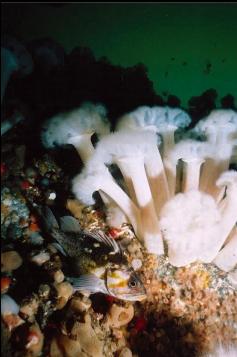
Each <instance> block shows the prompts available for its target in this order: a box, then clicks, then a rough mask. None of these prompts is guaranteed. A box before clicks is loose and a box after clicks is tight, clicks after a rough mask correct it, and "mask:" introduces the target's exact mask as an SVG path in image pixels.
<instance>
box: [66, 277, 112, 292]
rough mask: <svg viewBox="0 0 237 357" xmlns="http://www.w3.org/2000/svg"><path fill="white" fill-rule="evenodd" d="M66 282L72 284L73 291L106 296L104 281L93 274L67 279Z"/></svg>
mask: <svg viewBox="0 0 237 357" xmlns="http://www.w3.org/2000/svg"><path fill="white" fill-rule="evenodd" d="M67 280H68V281H69V282H70V283H71V284H72V286H73V288H74V290H75V291H88V292H90V293H91V294H95V293H99V292H101V293H104V294H108V290H107V289H106V286H105V283H104V281H103V280H102V279H99V278H98V277H97V276H95V275H93V274H85V275H81V276H80V277H79V278H73V277H67Z"/></svg>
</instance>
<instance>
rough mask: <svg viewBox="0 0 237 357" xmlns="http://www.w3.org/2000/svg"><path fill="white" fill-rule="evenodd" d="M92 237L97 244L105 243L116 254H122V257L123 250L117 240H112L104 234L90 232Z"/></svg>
mask: <svg viewBox="0 0 237 357" xmlns="http://www.w3.org/2000/svg"><path fill="white" fill-rule="evenodd" d="M87 234H88V235H89V236H90V237H92V238H94V239H95V240H96V241H97V242H100V243H103V244H105V245H107V246H108V247H110V248H111V249H113V251H114V253H120V254H121V255H122V248H121V246H120V244H118V243H117V242H116V240H115V239H112V238H110V237H109V236H107V235H106V234H105V233H104V232H102V231H98V232H88V233H87Z"/></svg>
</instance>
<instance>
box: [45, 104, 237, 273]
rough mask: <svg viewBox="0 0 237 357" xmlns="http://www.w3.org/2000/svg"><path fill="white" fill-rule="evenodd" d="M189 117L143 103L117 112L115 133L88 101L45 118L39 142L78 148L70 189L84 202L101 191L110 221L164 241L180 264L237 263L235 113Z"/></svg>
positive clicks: (155, 249) (154, 247)
mask: <svg viewBox="0 0 237 357" xmlns="http://www.w3.org/2000/svg"><path fill="white" fill-rule="evenodd" d="M190 123H191V118H190V117H189V115H188V114H187V113H185V112H184V111H183V110H181V109H179V108H170V107H167V106H166V107H157V106H154V107H147V106H143V107H140V108H138V109H136V110H135V111H133V112H131V113H128V114H125V115H124V116H123V117H121V118H119V119H118V121H117V125H116V128H115V131H114V132H111V131H110V126H109V121H108V120H107V119H106V110H105V108H104V107H103V106H102V105H93V104H91V103H86V104H85V105H83V106H82V107H81V108H79V109H76V110H74V111H72V112H71V113H66V114H61V115H57V116H55V117H53V118H51V119H50V120H48V121H47V122H46V123H45V125H44V131H43V132H42V141H43V144H44V145H45V146H46V147H53V146H55V145H61V144H72V145H73V146H74V147H75V148H76V149H77V151H78V153H79V155H80V156H81V159H82V161H83V163H84V168H83V170H82V172H81V173H80V174H79V175H77V176H76V177H75V178H74V179H73V182H72V190H73V192H74V194H75V196H76V197H77V199H78V200H79V201H81V202H82V203H83V204H85V205H92V204H94V203H95V201H94V195H93V194H94V192H96V191H97V192H99V194H100V196H101V198H102V200H103V202H104V204H105V206H106V208H107V222H108V224H109V225H110V226H113V227H120V225H121V224H122V223H124V222H129V223H130V224H131V225H132V226H133V229H134V232H135V233H136V235H137V237H138V239H140V240H141V242H142V243H143V244H144V246H145V247H146V249H147V250H148V252H150V253H153V254H158V255H161V254H164V253H166V249H165V246H166V245H167V255H168V257H169V261H170V263H171V264H172V265H174V266H176V267H180V266H186V265H187V264H190V263H192V262H195V261H201V262H204V263H210V262H214V263H215V264H216V265H217V266H218V267H219V268H221V269H223V270H224V271H231V270H233V269H234V268H235V267H236V264H237V228H236V221H237V172H236V171H234V170H230V165H231V164H233V163H235V164H236V163H237V159H236V147H237V113H236V112H235V111H233V110H230V109H228V110H222V109H217V110H213V111H212V112H211V113H210V114H209V115H208V116H207V117H206V118H204V119H203V120H201V121H199V123H198V124H197V125H196V127H195V128H194V129H192V130H186V128H187V127H188V126H189V124H190ZM94 133H96V134H97V135H98V137H99V141H98V143H97V144H96V145H95V147H94V146H93V145H92V142H91V136H92V135H93V134H94ZM177 134H178V135H177ZM193 137H197V138H200V137H202V138H203V139H202V140H201V139H193ZM111 165H113V167H114V166H117V168H118V170H119V171H120V174H121V175H119V176H121V177H122V180H121V179H120V180H118V179H117V177H115V176H114V175H112V174H111V172H112V171H111V169H110V168H111V167H112V166H111ZM164 243H165V244H164Z"/></svg>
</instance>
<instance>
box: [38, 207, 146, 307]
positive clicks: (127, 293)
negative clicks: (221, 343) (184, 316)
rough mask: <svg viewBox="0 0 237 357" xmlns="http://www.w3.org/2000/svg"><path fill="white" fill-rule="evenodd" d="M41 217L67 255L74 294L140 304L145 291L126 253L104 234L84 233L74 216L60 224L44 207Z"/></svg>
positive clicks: (100, 232)
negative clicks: (101, 294)
mask: <svg viewBox="0 0 237 357" xmlns="http://www.w3.org/2000/svg"><path fill="white" fill-rule="evenodd" d="M41 217H42V218H43V222H44V225H45V228H46V230H47V232H48V233H49V234H50V236H51V237H53V239H54V241H56V242H55V244H54V245H55V246H56V248H57V249H58V250H59V251H60V252H61V253H62V254H63V255H64V256H65V257H67V260H68V262H69V265H70V271H72V276H70V277H69V276H67V280H68V281H70V282H71V284H72V285H73V287H74V289H75V291H81V292H86V293H89V294H94V293H98V292H102V293H104V294H107V295H111V296H114V297H116V298H118V299H121V300H130V301H141V300H143V299H145V298H146V291H145V288H144V286H143V284H142V282H141V280H140V279H139V277H138V275H137V273H136V272H135V271H134V270H133V269H132V268H131V267H129V266H128V262H127V259H126V252H125V250H124V249H123V248H122V247H121V245H120V244H119V243H118V242H116V241H115V240H114V239H112V238H110V237H108V236H107V235H106V234H105V233H103V232H102V231H99V232H93V233H92V232H87V231H85V230H84V231H83V230H82V229H81V227H80V224H79V222H78V220H77V219H75V218H74V217H72V216H64V217H61V218H60V221H59V222H60V223H59V224H58V222H57V220H56V218H55V217H54V215H53V213H52V211H51V210H50V209H49V208H48V207H45V208H44V209H42V210H41Z"/></svg>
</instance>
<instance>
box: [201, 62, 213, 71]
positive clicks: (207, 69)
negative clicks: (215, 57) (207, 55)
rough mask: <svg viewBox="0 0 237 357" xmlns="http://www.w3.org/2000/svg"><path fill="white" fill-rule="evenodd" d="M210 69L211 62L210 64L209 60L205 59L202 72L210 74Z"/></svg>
mask: <svg viewBox="0 0 237 357" xmlns="http://www.w3.org/2000/svg"><path fill="white" fill-rule="evenodd" d="M211 70H212V64H211V62H210V61H209V60H208V61H206V64H205V67H204V70H203V73H204V74H210V73H211Z"/></svg>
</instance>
